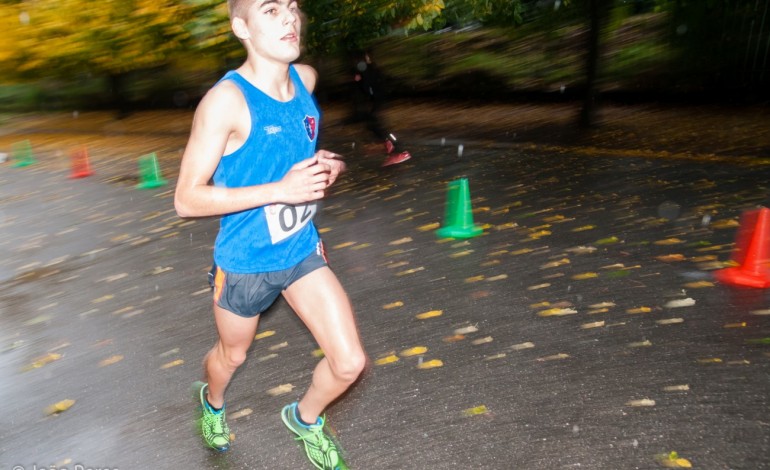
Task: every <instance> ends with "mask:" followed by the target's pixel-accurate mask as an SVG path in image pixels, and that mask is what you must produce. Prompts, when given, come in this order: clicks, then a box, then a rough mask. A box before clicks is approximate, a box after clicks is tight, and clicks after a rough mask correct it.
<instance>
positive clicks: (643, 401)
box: [626, 398, 655, 407]
mask: <svg viewBox="0 0 770 470" xmlns="http://www.w3.org/2000/svg"><path fill="white" fill-rule="evenodd" d="M626 405H628V406H637V407H638V406H655V400H651V399H649V398H642V399H641V400H631V401H629V402H628V403H626Z"/></svg>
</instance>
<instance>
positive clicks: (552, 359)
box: [537, 353, 569, 362]
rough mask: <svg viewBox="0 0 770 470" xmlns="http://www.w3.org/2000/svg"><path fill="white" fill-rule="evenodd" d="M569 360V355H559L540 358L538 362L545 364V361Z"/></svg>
mask: <svg viewBox="0 0 770 470" xmlns="http://www.w3.org/2000/svg"><path fill="white" fill-rule="evenodd" d="M567 358H569V354H565V353H559V354H553V355H551V356H545V357H538V358H537V360H538V361H539V362H545V361H557V360H560V359H567Z"/></svg>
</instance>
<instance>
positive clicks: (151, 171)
mask: <svg viewBox="0 0 770 470" xmlns="http://www.w3.org/2000/svg"><path fill="white" fill-rule="evenodd" d="M166 183H167V181H166V180H164V179H163V177H162V176H161V174H160V165H158V156H157V155H156V154H155V152H152V153H150V154H147V155H142V156H141V157H139V184H137V185H136V187H137V188H138V189H151V188H158V187H160V186H164V185H165V184H166Z"/></svg>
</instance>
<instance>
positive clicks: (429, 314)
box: [416, 310, 444, 320]
mask: <svg viewBox="0 0 770 470" xmlns="http://www.w3.org/2000/svg"><path fill="white" fill-rule="evenodd" d="M443 313H444V312H443V311H442V310H431V311H429V312H425V313H420V314H418V315H417V316H416V318H417V319H418V320H426V319H428V318H434V317H440V316H441V315H442V314H443Z"/></svg>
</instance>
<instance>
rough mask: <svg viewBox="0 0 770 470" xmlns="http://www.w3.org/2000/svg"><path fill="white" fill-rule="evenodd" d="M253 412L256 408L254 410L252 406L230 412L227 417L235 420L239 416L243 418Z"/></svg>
mask: <svg viewBox="0 0 770 470" xmlns="http://www.w3.org/2000/svg"><path fill="white" fill-rule="evenodd" d="M253 412H254V410H252V409H251V408H244V409H242V410H238V411H236V412H235V413H230V414H228V416H227V417H228V418H229V419H232V420H235V419H238V418H243V417H244V416H248V415H250V414H251V413H253Z"/></svg>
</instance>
